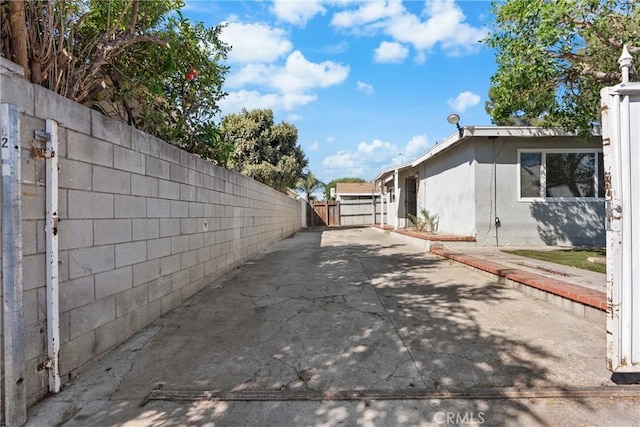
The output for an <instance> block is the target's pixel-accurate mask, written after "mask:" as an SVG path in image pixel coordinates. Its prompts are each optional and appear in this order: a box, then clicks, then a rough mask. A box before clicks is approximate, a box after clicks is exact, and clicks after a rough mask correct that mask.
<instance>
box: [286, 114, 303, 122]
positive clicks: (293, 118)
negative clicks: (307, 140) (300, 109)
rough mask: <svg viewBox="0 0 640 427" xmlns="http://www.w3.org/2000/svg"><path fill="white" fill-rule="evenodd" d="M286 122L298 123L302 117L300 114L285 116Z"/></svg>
mask: <svg viewBox="0 0 640 427" xmlns="http://www.w3.org/2000/svg"><path fill="white" fill-rule="evenodd" d="M287 120H289V121H290V122H299V121H300V120H302V116H301V115H300V114H289V115H288V116H287Z"/></svg>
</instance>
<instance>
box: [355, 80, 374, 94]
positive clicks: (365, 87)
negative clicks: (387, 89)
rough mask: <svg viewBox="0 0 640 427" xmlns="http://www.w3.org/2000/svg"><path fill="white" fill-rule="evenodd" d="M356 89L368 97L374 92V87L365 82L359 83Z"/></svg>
mask: <svg viewBox="0 0 640 427" xmlns="http://www.w3.org/2000/svg"><path fill="white" fill-rule="evenodd" d="M356 88H357V89H358V90H359V91H360V92H362V93H364V94H366V95H371V94H372V93H373V92H374V89H373V86H372V85H370V84H369V83H365V82H357V83H356Z"/></svg>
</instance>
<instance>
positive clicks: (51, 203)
mask: <svg viewBox="0 0 640 427" xmlns="http://www.w3.org/2000/svg"><path fill="white" fill-rule="evenodd" d="M45 137H46V141H47V144H46V161H45V162H46V165H45V167H46V184H47V187H46V204H47V213H46V219H45V235H46V252H47V254H46V256H47V260H46V275H47V355H48V368H49V392H51V393H58V392H59V391H60V369H59V363H58V362H59V361H58V355H59V353H60V306H59V297H58V293H59V288H58V123H57V122H55V121H54V120H51V119H48V120H47V122H46V129H45Z"/></svg>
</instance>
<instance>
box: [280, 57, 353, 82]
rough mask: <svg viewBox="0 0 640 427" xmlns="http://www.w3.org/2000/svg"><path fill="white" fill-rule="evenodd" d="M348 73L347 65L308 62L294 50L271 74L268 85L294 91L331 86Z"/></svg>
mask: <svg viewBox="0 0 640 427" xmlns="http://www.w3.org/2000/svg"><path fill="white" fill-rule="evenodd" d="M348 75H349V67H348V66H345V65H340V64H338V63H335V62H332V61H324V62H321V63H314V62H310V61H308V60H307V59H306V58H305V57H304V55H303V54H302V52H300V51H299V50H296V51H295V52H292V53H291V54H290V55H289V57H288V58H287V62H286V65H285V66H284V68H283V69H281V70H279V71H278V72H277V73H275V74H274V75H272V76H271V78H270V85H271V86H273V87H276V88H278V89H280V90H282V91H286V92H295V91H301V90H305V89H310V88H317V87H329V86H333V85H336V84H339V83H342V82H343V81H344V80H345V79H346V78H347V76H348Z"/></svg>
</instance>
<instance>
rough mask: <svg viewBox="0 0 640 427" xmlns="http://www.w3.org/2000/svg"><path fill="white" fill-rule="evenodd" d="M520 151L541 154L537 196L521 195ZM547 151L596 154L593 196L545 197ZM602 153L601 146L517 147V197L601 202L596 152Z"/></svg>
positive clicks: (522, 200)
mask: <svg viewBox="0 0 640 427" xmlns="http://www.w3.org/2000/svg"><path fill="white" fill-rule="evenodd" d="M522 153H540V154H541V165H540V196H538V197H522V195H521V193H520V192H521V190H522V182H521V165H520V159H521V154H522ZM547 153H593V154H595V155H596V165H595V167H596V170H595V174H594V177H593V179H594V181H595V182H594V188H595V193H596V196H595V197H547ZM599 153H602V149H601V148H519V149H518V153H517V156H518V159H517V168H516V169H517V170H516V175H517V187H516V192H517V198H518V201H519V202H540V201H544V202H602V201H604V197H598V193H599V188H598V184H599V182H598V181H599V180H598V170H599V164H598V157H599V156H598V154H599Z"/></svg>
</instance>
